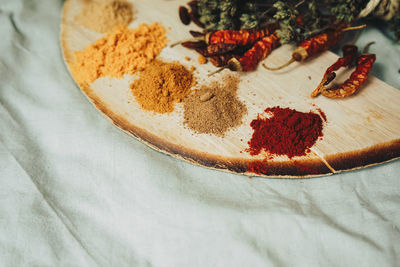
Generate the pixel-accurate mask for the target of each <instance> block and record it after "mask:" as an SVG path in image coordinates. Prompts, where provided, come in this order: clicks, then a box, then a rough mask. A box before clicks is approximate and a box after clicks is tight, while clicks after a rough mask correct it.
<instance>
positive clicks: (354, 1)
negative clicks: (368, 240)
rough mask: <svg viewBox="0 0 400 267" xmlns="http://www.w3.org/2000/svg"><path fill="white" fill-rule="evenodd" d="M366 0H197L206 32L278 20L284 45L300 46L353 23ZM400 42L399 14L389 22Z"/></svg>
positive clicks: (200, 17) (254, 26)
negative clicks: (335, 26)
mask: <svg viewBox="0 0 400 267" xmlns="http://www.w3.org/2000/svg"><path fill="white" fill-rule="evenodd" d="M367 3H368V1H365V0H285V1H283V0H282V1H280V0H278V1H277V0H194V1H191V2H190V5H191V6H194V5H195V6H196V13H197V14H196V16H197V18H198V20H199V21H200V22H201V24H202V25H203V26H204V28H205V29H207V30H222V29H229V30H238V29H254V28H260V27H263V26H264V25H266V24H268V23H270V22H271V21H278V22H279V23H280V30H279V32H278V34H279V36H280V37H281V41H282V43H290V42H296V43H299V42H301V41H303V40H305V39H307V38H309V37H310V36H312V35H314V34H316V33H318V32H320V31H322V30H324V29H325V28H326V27H328V26H330V25H332V24H335V23H349V24H350V23H353V22H355V21H357V19H358V14H359V12H360V11H361V10H362V9H364V8H365V6H366V5H367ZM389 26H390V28H391V29H392V30H393V32H394V35H395V37H396V39H397V40H400V30H399V28H400V14H399V15H396V16H395V17H394V18H393V19H391V20H390V21H389Z"/></svg>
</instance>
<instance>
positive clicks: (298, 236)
mask: <svg viewBox="0 0 400 267" xmlns="http://www.w3.org/2000/svg"><path fill="white" fill-rule="evenodd" d="M62 4H63V2H62V1H59V0H30V1H28V0H25V1H23V0H18V1H17V0H15V1H10V0H0V33H1V41H0V51H1V53H0V266H174V267H175V266H395V265H397V266H398V264H399V262H400V232H399V227H400V174H399V173H400V161H399V160H397V161H394V162H391V163H387V164H383V165H379V166H376V167H371V168H367V169H363V170H358V171H352V172H346V173H342V174H338V175H333V176H330V177H323V178H317V179H306V180H286V179H283V180H281V179H260V178H253V179H249V178H248V177H246V176H241V175H234V174H227V173H223V172H219V171H213V170H208V169H205V168H201V167H196V166H193V165H191V164H188V163H185V162H182V161H180V160H177V159H174V158H171V157H169V156H166V155H164V154H162V153H159V152H156V151H154V150H152V149H150V148H149V147H147V146H145V145H144V144H142V143H140V142H138V141H137V140H135V139H134V138H132V137H130V136H128V135H126V134H125V133H123V132H122V131H120V130H119V129H117V128H116V127H114V126H113V125H112V124H111V123H110V122H109V121H108V120H107V119H106V118H104V117H103V116H102V115H101V114H100V113H99V112H98V111H97V110H96V109H95V108H94V107H93V106H92V105H91V104H90V103H89V101H88V100H87V99H86V97H85V96H84V95H83V94H82V93H81V92H80V90H79V89H78V87H77V86H76V85H75V84H74V82H73V80H72V79H71V77H70V76H69V74H68V72H67V70H66V68H65V66H64V63H63V60H62V56H61V50H60V46H59V22H60V13H61V8H62ZM371 40H375V41H376V42H377V44H376V45H375V46H373V47H371V49H370V51H371V52H377V54H378V60H377V63H376V65H375V68H374V70H373V74H374V75H376V76H378V77H379V78H381V79H383V80H384V81H386V82H387V83H389V84H391V85H392V86H394V87H396V88H400V75H399V73H398V71H399V68H400V63H399V58H400V46H398V45H394V43H393V42H392V41H391V40H390V39H388V38H387V37H386V36H384V35H383V34H382V33H381V31H380V30H379V29H378V28H373V29H370V30H367V31H365V32H364V33H363V34H362V35H361V37H360V39H359V40H358V44H359V46H360V47H362V46H363V45H364V44H366V43H367V42H369V41H371ZM399 104H400V103H399Z"/></svg>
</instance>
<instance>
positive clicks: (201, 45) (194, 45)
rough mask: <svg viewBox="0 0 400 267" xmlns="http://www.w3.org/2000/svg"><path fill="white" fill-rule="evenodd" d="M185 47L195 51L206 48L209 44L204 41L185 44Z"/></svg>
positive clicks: (183, 44)
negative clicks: (195, 49)
mask: <svg viewBox="0 0 400 267" xmlns="http://www.w3.org/2000/svg"><path fill="white" fill-rule="evenodd" d="M182 46H183V47H186V48H189V49H194V48H205V47H206V46H207V44H206V43H205V42H203V41H200V42H184V43H182Z"/></svg>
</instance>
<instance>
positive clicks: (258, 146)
mask: <svg viewBox="0 0 400 267" xmlns="http://www.w3.org/2000/svg"><path fill="white" fill-rule="evenodd" d="M265 113H266V114H259V115H258V117H257V119H255V120H253V121H252V122H251V124H250V126H251V127H252V128H253V130H254V132H253V135H252V138H251V140H250V141H249V143H248V144H249V149H248V152H249V153H250V154H251V155H257V154H259V153H260V152H261V151H262V150H264V151H265V152H268V153H271V154H276V155H286V156H288V157H289V158H292V157H294V156H303V155H305V154H306V153H307V152H309V148H310V147H312V146H313V145H314V144H315V142H316V141H317V139H318V138H319V137H321V136H322V128H323V122H322V119H321V116H320V115H319V114H315V113H313V112H308V113H303V112H299V111H296V110H293V109H290V108H281V107H279V106H278V107H272V108H267V109H266V110H265Z"/></svg>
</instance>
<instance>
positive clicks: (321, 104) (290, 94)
mask: <svg viewBox="0 0 400 267" xmlns="http://www.w3.org/2000/svg"><path fill="white" fill-rule="evenodd" d="M131 2H132V3H133V5H134V7H135V9H136V10H137V14H136V19H135V21H133V22H132V23H131V24H130V25H129V27H131V28H134V27H137V26H138V25H139V24H140V23H152V22H160V23H161V24H162V25H163V26H164V27H165V28H166V29H167V38H168V40H169V43H173V42H175V41H178V40H182V39H186V38H188V37H190V36H189V33H188V32H189V30H190V29H196V26H194V25H193V24H191V25H190V26H184V25H183V24H182V23H181V22H180V21H179V17H178V15H177V10H178V6H179V5H180V4H181V3H182V2H181V1H179V0H173V1H166V0H137V1H131ZM81 8H82V0H67V1H65V4H64V8H63V14H62V21H61V36H60V42H61V47H62V51H63V55H64V59H65V62H66V65H67V67H68V68H69V65H70V64H71V62H73V60H74V56H73V52H74V51H77V50H82V49H84V48H85V47H86V46H87V45H88V44H91V43H94V42H95V41H96V40H97V39H98V38H100V37H102V35H101V34H98V33H95V32H92V31H90V30H88V29H85V28H83V27H82V26H80V25H78V24H77V23H76V21H75V19H74V17H75V16H76V14H78V13H79V12H80V10H81ZM292 49H293V47H291V46H283V47H281V48H278V49H277V50H275V51H274V52H273V53H272V54H271V55H270V56H269V57H268V58H267V59H266V62H268V65H271V66H275V65H279V64H282V63H284V62H285V61H286V60H287V59H288V57H290V55H291V52H290V51H291V50H292ZM371 50H373V49H372V48H371ZM159 57H160V58H161V59H162V60H164V61H179V62H181V63H182V64H183V65H186V66H187V67H188V68H190V67H191V66H194V67H196V72H195V74H196V78H197V81H198V84H204V83H209V82H210V81H212V80H220V79H221V77H223V76H224V75H226V74H227V73H228V72H230V71H228V70H224V71H222V72H221V73H219V74H217V75H215V76H213V77H212V78H208V76H207V74H208V73H209V72H210V71H213V70H215V67H213V66H212V65H211V64H206V65H199V64H198V63H197V60H196V59H197V57H198V55H197V54H196V53H195V52H193V51H190V50H188V49H185V48H183V47H180V46H177V47H174V48H170V47H166V48H165V49H164V50H163V51H162V52H161V54H160V55H159ZM185 57H189V58H191V59H192V60H191V61H186V60H185ZM336 59H337V56H336V55H335V54H333V53H331V52H325V53H323V54H321V55H320V56H318V58H314V59H312V60H309V61H307V62H305V63H302V64H299V63H294V64H292V65H291V66H290V67H288V68H287V69H285V70H282V71H279V72H270V71H267V70H265V69H264V68H262V67H259V68H258V69H257V70H256V71H254V72H249V73H237V74H236V75H238V76H239V77H240V79H241V82H240V84H239V90H238V96H239V99H240V100H241V101H243V103H245V104H246V106H247V109H248V113H247V115H246V116H245V117H244V118H243V123H242V124H241V125H240V126H239V127H237V128H234V129H231V130H229V131H228V132H227V133H226V135H225V137H223V138H222V137H217V136H213V135H207V134H196V133H194V132H193V131H192V130H190V129H188V128H187V127H185V126H184V125H183V104H182V103H179V104H176V105H175V111H174V112H172V113H169V114H154V113H153V112H148V111H144V110H142V109H141V108H140V106H139V104H138V103H137V102H136V101H135V99H134V97H133V96H132V93H131V91H130V89H129V84H130V83H131V82H132V81H133V80H134V79H136V78H137V76H135V75H131V76H130V75H125V76H124V78H122V79H114V78H109V77H104V78H99V79H97V80H96V81H94V82H93V83H92V84H91V85H90V87H86V88H81V90H82V91H83V92H84V94H85V95H86V96H87V97H88V98H89V99H90V101H91V102H92V103H93V104H94V105H95V106H96V108H97V109H98V110H100V111H101V112H102V113H103V114H104V115H105V116H106V117H107V118H109V119H110V120H111V121H112V122H113V123H114V124H115V125H116V126H118V127H119V128H120V129H122V130H124V131H125V132H127V133H128V134H130V135H132V136H134V137H136V138H138V139H139V140H141V141H142V142H144V143H146V144H148V145H149V146H151V147H153V148H154V149H156V150H159V151H162V152H164V153H167V154H169V155H172V156H174V157H176V158H179V159H182V160H186V161H188V162H191V163H194V164H198V165H201V166H205V167H209V168H215V169H219V170H224V171H231V172H235V173H242V174H246V175H255V174H253V173H248V172H247V169H248V165H249V163H250V162H254V161H262V162H263V164H265V166H266V167H265V171H264V173H262V174H260V176H264V177H286V178H300V177H316V176H320V175H328V174H332V171H331V170H330V169H329V168H328V167H327V166H326V163H328V164H329V165H330V166H331V167H332V168H333V169H334V170H335V172H340V171H343V170H352V169H356V168H361V167H366V166H371V165H374V164H377V163H382V162H386V161H389V160H393V159H396V158H399V157H400V105H399V103H400V91H399V90H398V89H396V88H393V87H391V86H389V85H387V84H385V83H384V82H382V81H380V80H379V79H377V78H375V77H370V78H369V79H368V81H367V82H366V84H365V86H363V87H362V89H361V90H360V91H359V93H357V94H356V95H355V96H352V97H349V98H346V99H328V98H325V97H322V96H320V97H317V98H314V99H311V98H310V96H309V95H310V93H311V91H312V90H313V89H314V88H315V87H316V85H317V84H318V83H319V81H320V79H321V77H322V75H323V73H324V70H325V69H326V67H328V66H329V65H330V64H332V63H333V62H334V61H335V60H336ZM348 72H349V71H347V72H342V73H340V72H339V73H338V76H339V77H338V78H339V79H338V81H339V82H340V79H342V81H343V80H344V79H345V78H346V75H347V76H348ZM273 106H281V107H290V108H292V109H296V110H298V111H302V112H308V111H316V109H317V108H319V109H321V110H322V111H323V112H324V113H325V114H326V117H327V122H326V123H325V125H324V129H323V134H324V136H323V138H322V139H319V140H318V141H317V143H316V144H315V145H314V146H313V147H312V152H311V153H309V154H307V155H306V156H302V157H294V158H292V159H289V158H287V157H286V156H276V157H274V158H273V159H272V160H268V161H263V159H264V157H265V155H258V156H250V155H249V154H248V153H247V152H245V149H246V148H247V147H248V145H247V142H248V141H249V140H250V138H251V135H252V129H251V127H250V126H249V125H250V122H251V121H252V120H253V119H255V118H256V117H257V114H258V113H262V112H263V110H264V109H265V108H267V107H273Z"/></svg>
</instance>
